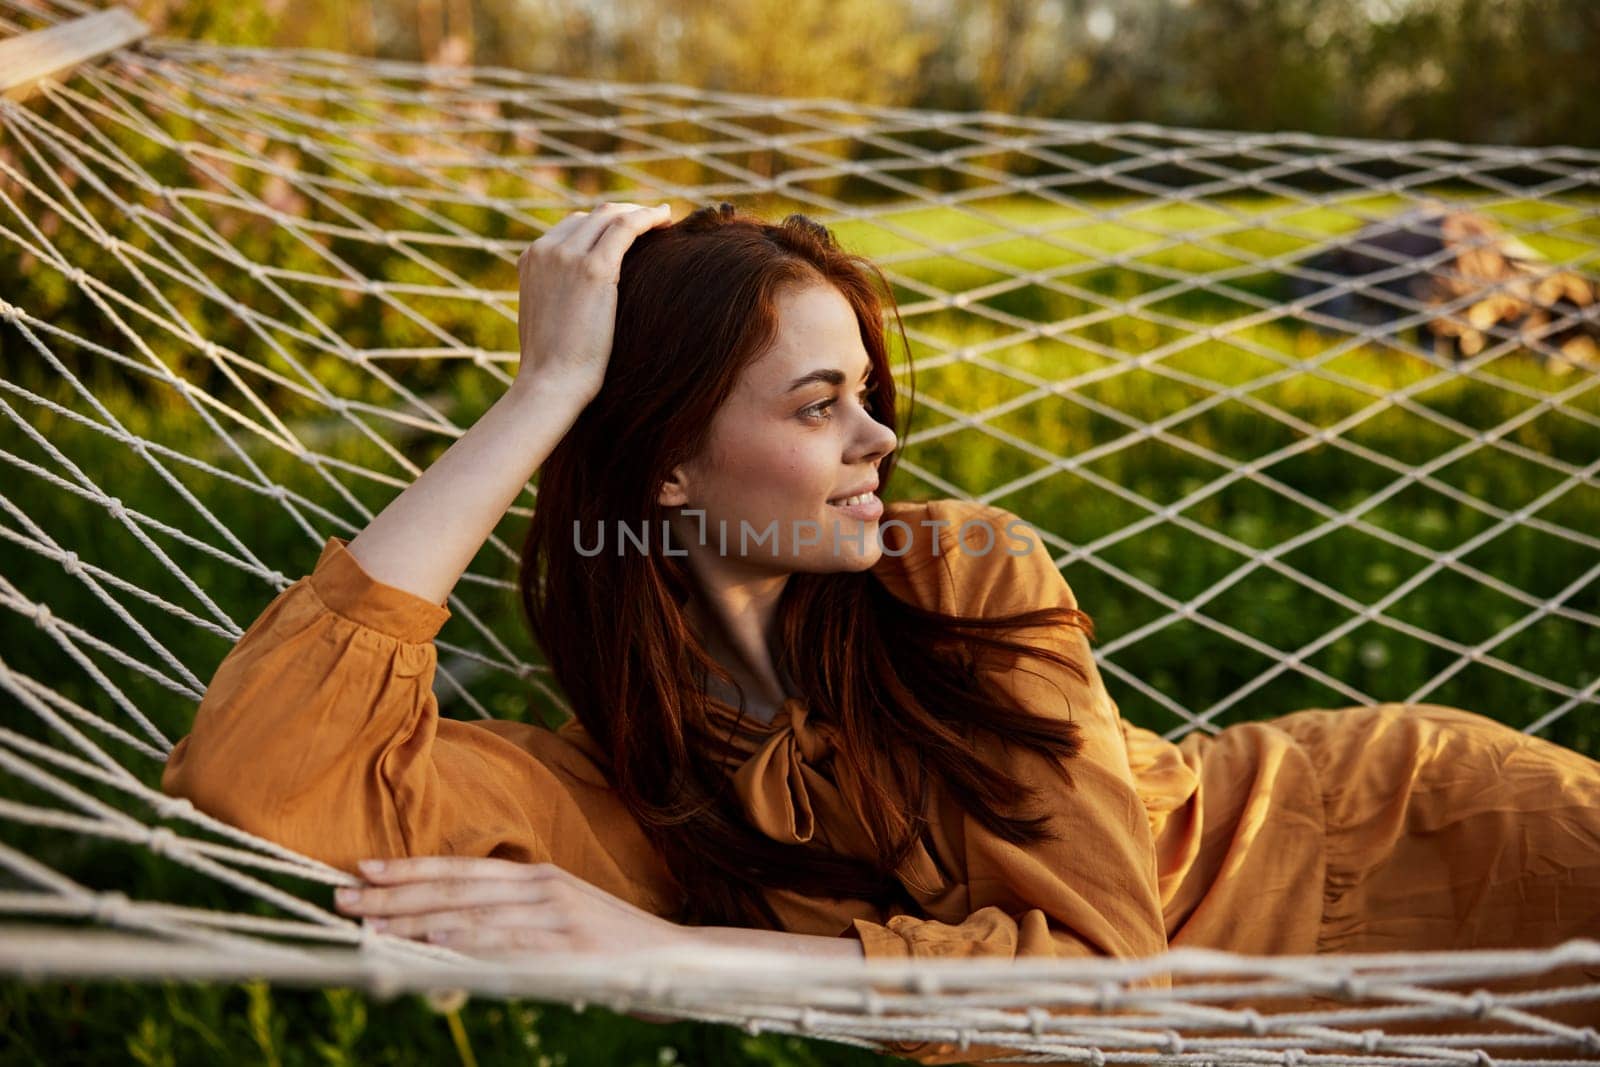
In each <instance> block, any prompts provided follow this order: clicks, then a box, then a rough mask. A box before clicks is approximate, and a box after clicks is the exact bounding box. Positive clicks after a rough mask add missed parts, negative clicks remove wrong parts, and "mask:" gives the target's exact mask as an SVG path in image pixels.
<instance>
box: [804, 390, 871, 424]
mask: <svg viewBox="0 0 1600 1067" xmlns="http://www.w3.org/2000/svg"><path fill="white" fill-rule="evenodd" d="M874 388H875V386H874V385H873V383H872V382H868V383H867V384H866V385H864V386H862V388H861V394H860V403H861V406H862V407H864V408H870V407H871V406H872V393H873V389H874ZM833 405H834V400H833V399H832V398H829V399H827V400H819V401H817V402H816V403H815V404H812V405H811V406H810V407H804V408H801V409H800V415H801V417H803V418H807V419H827V418H830V417H831V416H829V414H828V409H829V408H831V407H833Z"/></svg>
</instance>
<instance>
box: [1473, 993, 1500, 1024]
mask: <svg viewBox="0 0 1600 1067" xmlns="http://www.w3.org/2000/svg"><path fill="white" fill-rule="evenodd" d="M1469 999H1470V1001H1471V1008H1470V1009H1469V1014H1470V1015H1471V1016H1472V1017H1473V1018H1474V1019H1482V1018H1484V1017H1485V1016H1487V1015H1488V1014H1489V1012H1490V1011H1491V1010H1492V1009H1493V1008H1494V997H1493V996H1492V995H1490V993H1489V991H1488V990H1487V989H1474V990H1473V991H1472V996H1471V997H1470V998H1469Z"/></svg>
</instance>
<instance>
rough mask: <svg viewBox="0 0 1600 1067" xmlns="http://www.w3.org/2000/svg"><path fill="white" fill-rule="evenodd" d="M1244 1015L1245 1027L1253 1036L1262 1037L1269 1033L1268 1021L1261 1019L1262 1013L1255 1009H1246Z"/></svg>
mask: <svg viewBox="0 0 1600 1067" xmlns="http://www.w3.org/2000/svg"><path fill="white" fill-rule="evenodd" d="M1242 1014H1243V1015H1244V1025H1245V1026H1246V1027H1247V1028H1248V1029H1249V1031H1250V1032H1251V1033H1252V1034H1255V1035H1256V1036H1257V1037H1260V1036H1261V1035H1262V1034H1264V1033H1266V1032H1267V1021H1266V1020H1265V1019H1263V1018H1262V1017H1261V1013H1260V1012H1258V1011H1256V1010H1255V1009H1254V1008H1246V1009H1245V1010H1244V1011H1243V1012H1242Z"/></svg>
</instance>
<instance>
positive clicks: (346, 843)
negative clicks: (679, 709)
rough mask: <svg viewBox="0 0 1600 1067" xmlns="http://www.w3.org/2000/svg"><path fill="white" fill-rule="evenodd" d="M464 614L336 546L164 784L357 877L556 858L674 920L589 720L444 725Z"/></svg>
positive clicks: (225, 678)
mask: <svg viewBox="0 0 1600 1067" xmlns="http://www.w3.org/2000/svg"><path fill="white" fill-rule="evenodd" d="M449 617H450V611H449V609H448V608H446V607H444V606H442V605H439V604H434V603H431V602H429V601H427V600H424V599H422V598H421V597H418V596H415V595H414V594H412V593H410V592H407V591H406V590H403V589H399V588H396V587H394V586H390V585H386V584H384V583H382V582H379V581H377V580H376V579H374V578H372V577H371V576H370V575H368V574H367V573H366V572H365V571H364V570H363V569H362V568H361V566H360V564H359V563H358V562H357V561H356V558H355V557H354V556H353V555H351V554H350V553H349V551H348V550H347V549H346V542H345V541H344V540H342V539H341V538H337V537H330V538H329V539H328V541H327V544H326V545H325V547H324V548H323V550H322V555H321V557H320V558H319V559H318V561H317V565H316V568H315V569H314V570H313V571H312V573H311V574H309V575H307V576H306V577H304V578H301V579H300V580H299V581H297V582H295V583H293V584H292V585H290V586H289V587H288V588H287V589H285V590H284V591H283V592H282V593H280V594H279V595H278V596H277V597H276V598H275V599H274V600H273V601H272V602H271V603H270V604H269V605H268V606H267V607H266V609H265V610H264V611H263V612H262V613H261V615H260V617H259V618H257V619H256V620H255V622H254V623H253V624H252V625H251V626H250V628H249V629H248V630H247V631H246V632H245V634H244V636H243V637H242V638H240V640H239V642H238V643H237V644H236V645H235V646H234V647H233V649H232V650H231V651H230V652H229V653H228V655H227V656H226V657H225V658H224V659H223V661H222V663H221V665H220V666H219V667H218V668H217V671H216V673H215V675H214V676H213V678H212V680H211V684H210V685H209V686H208V687H207V689H206V692H205V695H204V697H203V699H202V700H201V702H200V707H199V710H198V711H197V713H196V717H195V721H194V727H193V730H192V732H191V733H190V734H189V735H188V736H187V737H185V738H183V739H182V740H181V741H179V742H178V744H177V745H176V746H175V747H174V748H173V750H172V753H171V754H170V756H169V757H168V760H167V765H166V768H165V771H164V773H163V775H162V782H161V784H162V788H163V789H164V790H165V791H166V792H168V793H170V794H172V795H175V796H181V797H187V798H188V799H189V800H190V801H192V802H193V803H194V805H195V806H196V807H197V808H199V809H200V810H202V811H205V812H207V813H209V814H211V815H214V816H216V817H217V818H220V819H223V820H224V821H226V822H229V823H232V824H233V825H235V826H238V827H240V828H241V829H244V830H247V831H250V832H251V833H255V834H258V835H260V836H262V837H266V838H269V839H271V840H273V841H276V842H278V843H280V844H283V845H286V846H288V847H290V848H293V849H295V850H297V851H299V852H302V853H304V854H306V855H308V856H311V857H313V858H315V859H319V860H322V861H324V862H326V863H329V864H331V865H333V866H335V867H339V868H342V869H344V870H347V871H351V872H354V871H355V864H356V861H357V860H360V859H366V858H374V857H377V858H383V857H393V856H414V855H458V856H494V857H499V858H504V859H511V860H517V861H521V862H526V863H542V862H549V863H555V864H557V865H558V866H560V867H562V868H564V869H566V870H568V871H570V872H572V873H573V874H575V875H577V876H579V877H581V878H583V879H585V880H586V881H588V882H590V883H592V884H594V885H597V886H599V887H600V888H601V889H604V890H606V891H607V892H609V893H611V894H613V895H615V896H618V897H621V898H622V899H624V900H627V901H629V902H630V903H633V904H635V905H637V906H639V907H642V908H645V909H647V910H650V911H653V912H655V913H656V914H663V915H665V914H670V912H671V911H672V909H673V908H674V907H675V906H676V903H675V902H676V899H677V897H676V890H675V889H674V887H673V883H672V880H671V878H670V876H669V875H668V873H667V870H666V867H665V864H664V863H663V862H662V860H661V859H660V857H659V854H658V853H657V852H656V851H655V849H654V848H653V846H652V845H651V844H650V842H649V841H648V839H647V838H646V837H645V835H644V833H643V831H642V830H641V828H640V827H639V825H638V823H637V822H636V821H635V820H634V819H633V817H632V815H631V814H630V813H629V811H628V810H627V807H626V805H624V804H623V803H622V800H621V798H620V797H619V796H617V794H616V793H615V792H614V791H613V790H612V789H611V787H610V785H609V782H608V781H607V779H606V776H605V774H604V773H603V771H602V770H601V761H603V755H602V754H600V753H598V751H596V750H595V748H594V745H593V741H592V740H591V739H589V738H588V737H587V735H586V734H585V733H584V732H583V731H582V730H581V728H579V727H578V726H577V724H576V723H575V722H574V723H570V724H568V726H566V727H563V728H562V729H561V730H559V731H551V730H548V729H545V728H543V727H540V726H535V725H530V724H526V723H516V722H504V721H495V720H490V721H484V722H471V723H468V722H459V721H456V720H454V719H448V718H442V717H440V715H439V708H438V702H437V699H436V698H435V696H434V693H433V678H434V672H435V668H436V666H437V649H436V648H435V647H434V644H433V638H434V637H435V635H437V634H438V632H439V630H440V628H441V627H442V626H443V625H444V623H445V621H446V620H447V619H448V618H449Z"/></svg>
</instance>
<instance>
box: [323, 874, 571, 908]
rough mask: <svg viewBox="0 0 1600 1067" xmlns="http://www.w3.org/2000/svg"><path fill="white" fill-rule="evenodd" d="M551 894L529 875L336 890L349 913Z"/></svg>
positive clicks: (527, 900)
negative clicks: (529, 879) (525, 876)
mask: <svg viewBox="0 0 1600 1067" xmlns="http://www.w3.org/2000/svg"><path fill="white" fill-rule="evenodd" d="M548 897H549V894H548V893H547V892H546V891H545V890H543V889H542V888H541V887H540V885H539V883H538V882H530V881H528V880H527V879H503V878H447V879H444V880H441V881H431V882H406V883H403V884H400V885H393V886H370V887H367V888H364V889H341V890H339V891H338V892H337V893H336V894H334V901H335V903H336V904H337V905H338V908H339V910H340V911H342V912H344V913H345V914H347V915H377V916H390V915H415V914H417V913H419V912H426V911H441V910H445V909H450V908H466V907H478V906H481V905H487V904H537V903H539V902H541V901H543V900H546V899H548Z"/></svg>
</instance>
